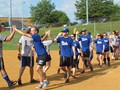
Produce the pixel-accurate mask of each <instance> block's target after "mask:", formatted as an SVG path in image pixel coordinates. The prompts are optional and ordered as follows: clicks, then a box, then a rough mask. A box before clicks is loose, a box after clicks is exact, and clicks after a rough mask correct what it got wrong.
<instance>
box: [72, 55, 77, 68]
mask: <svg viewBox="0 0 120 90" xmlns="http://www.w3.org/2000/svg"><path fill="white" fill-rule="evenodd" d="M77 65H78V55H76V59H73V60H72V68H77Z"/></svg>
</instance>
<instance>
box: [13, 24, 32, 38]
mask: <svg viewBox="0 0 120 90" xmlns="http://www.w3.org/2000/svg"><path fill="white" fill-rule="evenodd" d="M12 28H13V30H15V31H17V32H18V33H19V34H21V35H23V36H26V37H30V38H32V36H31V35H30V34H26V33H24V32H22V31H21V30H18V29H17V28H16V26H13V27H12Z"/></svg>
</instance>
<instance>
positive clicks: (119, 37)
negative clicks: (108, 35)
mask: <svg viewBox="0 0 120 90" xmlns="http://www.w3.org/2000/svg"><path fill="white" fill-rule="evenodd" d="M118 39H119V46H120V35H119V36H118Z"/></svg>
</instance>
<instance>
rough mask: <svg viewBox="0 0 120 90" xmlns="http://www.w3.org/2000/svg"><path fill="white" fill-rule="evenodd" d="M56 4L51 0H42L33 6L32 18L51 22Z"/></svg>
mask: <svg viewBox="0 0 120 90" xmlns="http://www.w3.org/2000/svg"><path fill="white" fill-rule="evenodd" d="M54 9H55V5H54V3H51V0H42V1H41V2H39V3H38V4H37V6H31V11H30V13H31V19H32V21H33V22H36V23H40V24H46V23H50V22H51V20H50V19H51V16H52V15H51V13H52V12H53V11H54Z"/></svg>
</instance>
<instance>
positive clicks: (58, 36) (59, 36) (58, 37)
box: [54, 32, 62, 42]
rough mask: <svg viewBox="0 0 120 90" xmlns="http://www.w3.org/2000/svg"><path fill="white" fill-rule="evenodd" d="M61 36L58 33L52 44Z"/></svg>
mask: <svg viewBox="0 0 120 90" xmlns="http://www.w3.org/2000/svg"><path fill="white" fill-rule="evenodd" d="M61 35H62V33H61V32H60V33H59V34H58V35H57V37H56V38H55V39H54V42H57V39H58V38H59V37H60V36H61Z"/></svg>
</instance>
